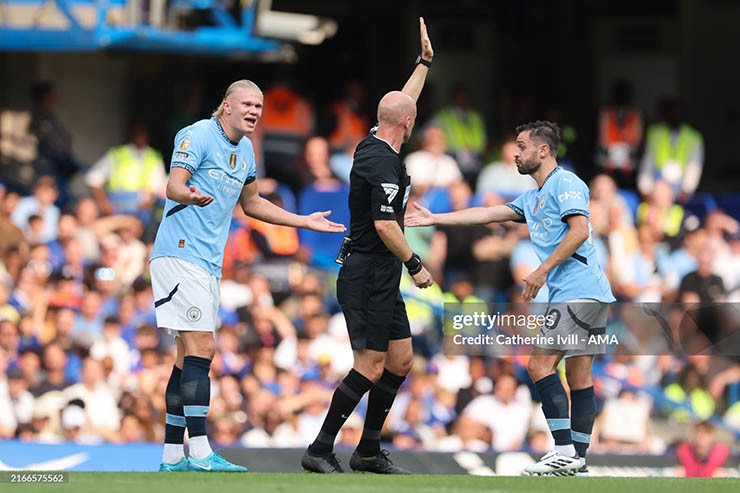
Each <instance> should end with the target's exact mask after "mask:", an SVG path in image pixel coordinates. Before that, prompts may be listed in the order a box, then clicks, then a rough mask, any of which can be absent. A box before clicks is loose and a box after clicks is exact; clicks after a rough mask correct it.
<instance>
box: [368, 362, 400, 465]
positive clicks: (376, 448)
mask: <svg viewBox="0 0 740 493" xmlns="http://www.w3.org/2000/svg"><path fill="white" fill-rule="evenodd" d="M405 379H406V377H401V376H398V375H394V374H393V373H391V372H389V371H388V370H384V371H383V375H382V376H381V377H380V380H378V381H377V382H376V383H375V386H374V387H373V388H372V389H370V395H369V396H368V401H367V414H366V415H365V426H364V427H363V429H362V438H361V439H360V443H359V444H358V445H357V452H358V453H359V454H360V455H362V456H364V457H372V456H373V455H377V454H379V453H380V431H381V430H382V429H383V423H385V418H386V417H387V416H388V412H389V411H390V409H391V406H392V405H393V401H394V400H395V399H396V394H397V393H398V389H399V387H401V384H402V383H403V381H404V380H405Z"/></svg>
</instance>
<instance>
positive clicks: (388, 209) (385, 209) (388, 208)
mask: <svg viewBox="0 0 740 493" xmlns="http://www.w3.org/2000/svg"><path fill="white" fill-rule="evenodd" d="M380 212H388V213H390V214H393V212H395V211H394V210H393V207H392V206H390V205H381V206H380Z"/></svg>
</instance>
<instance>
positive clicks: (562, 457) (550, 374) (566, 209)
mask: <svg viewBox="0 0 740 493" xmlns="http://www.w3.org/2000/svg"><path fill="white" fill-rule="evenodd" d="M559 139H560V132H559V128H558V127H557V125H556V124H554V123H552V122H549V121H537V122H531V123H528V124H525V125H520V126H519V127H517V154H516V161H517V166H518V167H519V171H520V172H521V173H527V174H530V175H532V177H533V178H534V179H535V180H536V181H537V184H538V185H539V187H540V188H539V189H536V190H530V191H528V192H526V193H525V194H523V195H521V196H520V197H518V198H517V199H515V200H514V201H513V202H510V203H508V204H506V205H496V206H492V207H472V208H469V209H463V210H459V211H455V212H450V213H446V214H433V213H432V212H431V211H429V210H428V209H426V208H424V207H422V206H420V205H419V204H414V207H415V208H416V209H417V212H416V213H414V214H411V215H409V216H406V225H407V226H427V225H430V224H431V225H449V226H453V225H472V224H488V223H492V222H505V221H519V222H521V221H524V220H526V221H527V226H528V228H529V233H530V236H531V238H532V243H533V245H534V248H535V251H536V252H537V256H538V257H539V259H540V262H541V264H540V266H539V267H537V269H535V271H534V272H532V273H531V274H530V275H529V276H527V277H526V278H525V279H524V284H525V285H524V292H523V300H524V301H525V302H529V301H531V300H532V299H533V298H534V297H535V296H536V295H537V293H538V292H539V290H540V288H541V287H542V286H543V285H544V284H545V283H547V284H548V287H549V288H550V299H549V302H550V308H549V313H550V315H551V316H553V317H557V315H556V313H557V314H560V317H559V318H558V320H557V321H556V322H554V323H553V324H552V325H550V326H548V325H545V326H543V327H542V331H541V334H547V335H548V336H552V337H554V336H555V334H561V335H566V334H576V336H575V337H576V338H578V337H582V338H583V340H587V338H586V336H587V335H589V334H591V333H592V331H598V332H601V331H603V330H605V327H606V321H607V312H608V309H609V303H612V302H613V301H615V298H614V296H613V295H612V292H611V288H610V286H609V281H608V279H607V278H606V276H605V275H604V273H603V271H602V269H601V267H600V265H599V261H598V258H597V251H596V248H595V247H594V245H593V239H592V235H591V224H590V222H589V218H588V215H589V212H588V211H589V204H588V202H589V199H588V196H589V195H588V188H587V187H586V184H585V183H584V182H583V181H582V180H581V179H580V178H578V176H576V175H575V174H574V173H572V172H570V171H567V170H564V169H562V168H560V167H559V166H558V163H557V161H556V157H557V153H558V143H559ZM542 228H546V231H545V233H547V234H543V231H542V230H541V229H542ZM584 299H588V300H590V302H585V303H584V302H583V301H584ZM576 300H580V302H575V301H576ZM556 306H557V308H555V307H556ZM553 309H554V310H555V312H553V311H552V310H553ZM545 330H546V332H544V331H545ZM578 334H580V336H579V335H578ZM547 341H548V339H547V338H546V339H544V340H543V341H542V342H538V343H537V344H535V350H534V353H533V354H532V356H531V357H530V358H529V363H528V368H527V369H528V372H529V375H530V377H531V379H532V381H533V382H534V383H535V386H536V388H537V391H538V393H539V396H540V400H541V402H542V409H543V412H544V414H545V417H546V418H547V420H548V425H549V426H550V430H551V432H552V434H553V438H554V439H555V450H553V451H552V452H551V453H548V454H546V455H545V456H544V457H542V458H541V459H540V461H539V462H537V463H535V464H533V465H530V466H527V467H525V469H524V471H525V472H526V473H528V474H531V475H541V474H552V473H564V474H577V473H579V474H586V473H587V472H588V469H587V467H586V450H587V449H588V445H589V439H590V435H591V428H592V426H593V420H594V415H595V396H594V389H593V379H592V374H591V366H592V363H593V357H594V355H595V354H604V352H605V351H606V347H605V345H603V344H585V343H584V344H577V345H575V344H574V345H564V344H562V343H560V344H559V343H557V342H556V343H555V344H549V343H548V342H547ZM566 354H567V355H568V356H570V357H568V358H567V359H566V360H565V366H566V379H567V380H568V384H569V387H570V390H571V394H570V396H571V402H572V406H571V408H570V409H569V407H568V398H567V395H566V393H565V389H564V388H563V385H562V383H561V381H560V376H559V375H558V373H557V371H556V368H557V366H558V364H559V363H560V361H561V360H562V359H563V358H564V357H565V356H566Z"/></svg>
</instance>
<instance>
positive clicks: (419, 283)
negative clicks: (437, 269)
mask: <svg viewBox="0 0 740 493" xmlns="http://www.w3.org/2000/svg"><path fill="white" fill-rule="evenodd" d="M411 279H413V280H414V284H416V287H417V288H421V289H425V288H428V287H429V286H431V285H432V284H434V280H433V279H432V275H431V274H430V273H429V271H428V270H427V269H426V267H422V268H421V270H420V271H419V272H417V273H416V274H414V275H413V276H411Z"/></svg>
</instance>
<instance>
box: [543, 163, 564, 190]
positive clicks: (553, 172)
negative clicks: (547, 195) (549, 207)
mask: <svg viewBox="0 0 740 493" xmlns="http://www.w3.org/2000/svg"><path fill="white" fill-rule="evenodd" d="M557 171H560V166H555V169H553V170H552V171H550V174H549V175H547V176H546V177H545V181H543V182H542V186H541V187H540V188H539V190H542V189H543V188H544V187H545V183H547V180H549V179H550V177H551V176H552V175H554V174H555V173H556V172H557Z"/></svg>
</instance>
